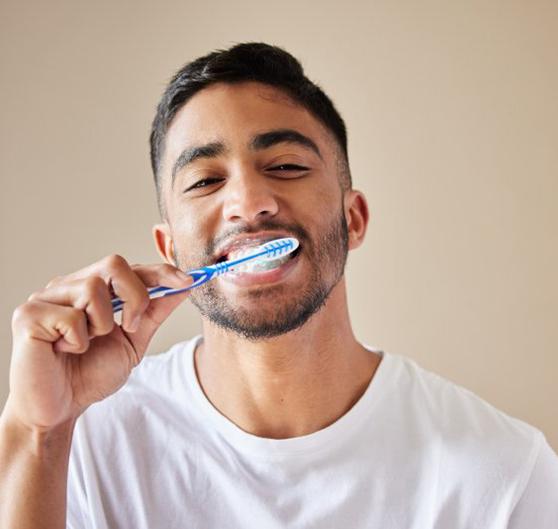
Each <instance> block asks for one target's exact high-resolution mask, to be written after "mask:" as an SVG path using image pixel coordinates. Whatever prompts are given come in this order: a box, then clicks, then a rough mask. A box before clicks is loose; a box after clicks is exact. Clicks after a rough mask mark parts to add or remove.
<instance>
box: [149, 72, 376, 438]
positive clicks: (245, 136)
mask: <svg viewBox="0 0 558 529" xmlns="http://www.w3.org/2000/svg"><path fill="white" fill-rule="evenodd" d="M280 128H290V129H295V130H297V131H299V132H301V133H303V134H304V135H306V136H307V137H310V138H311V139H312V140H313V141H314V142H315V143H316V144H317V145H318V147H319V150H320V152H321V155H322V156H321V158H320V156H318V155H317V154H315V153H314V152H313V151H311V150H310V149H306V148H304V147H302V146H299V145H296V144H292V143H281V144H277V145H273V146H271V147H269V148H266V149H263V150H261V151H253V150H251V149H250V148H249V147H248V145H249V140H250V138H251V137H252V136H253V135H255V134H257V133H261V132H265V131H268V130H272V129H280ZM211 141H222V142H223V143H224V144H225V145H226V146H227V148H228V150H227V152H226V153H224V154H220V155H218V156H215V157H212V158H202V159H198V160H196V161H195V162H193V163H192V164H191V165H189V166H187V167H185V168H183V169H182V170H180V171H179V172H178V173H177V174H176V176H175V181H174V183H172V178H171V171H172V167H173V165H174V163H175V161H176V159H177V158H178V157H179V155H180V153H181V152H182V150H183V149H184V148H185V147H186V146H190V145H198V144H205V143H209V142H211ZM338 159H339V152H338V148H337V145H336V143H335V141H334V139H333V136H332V135H331V134H330V133H329V131H328V130H327V129H326V128H325V127H324V126H323V125H321V123H320V122H319V121H318V120H317V119H315V118H314V117H313V116H312V115H311V114H310V113H309V112H308V111H306V110H305V109H304V108H302V107H300V106H299V105H296V104H294V103H293V102H291V101H290V100H289V99H288V98H287V97H286V96H284V95H283V93H282V92H280V91H278V90H276V89H275V88H272V87H269V86H266V85H262V84H260V83H255V82H246V83H241V84H236V85H227V84H216V85H212V86H210V87H209V88H206V89H204V90H203V91H201V92H199V93H197V94H196V95H195V96H194V97H193V98H192V99H190V100H189V101H188V103H187V104H186V105H185V106H184V107H182V109H181V110H180V111H179V112H178V113H177V115H176V116H175V118H174V120H173V122H172V124H171V126H170V128H169V130H168V134H167V141H166V149H165V152H164V157H163V163H162V169H161V179H162V185H161V191H162V198H163V200H164V203H165V206H166V213H167V218H166V220H165V222H162V223H160V224H157V225H155V226H154V228H153V235H154V239H155V244H156V246H157V249H158V251H159V253H160V255H161V256H162V258H163V259H165V260H166V261H167V262H168V263H177V264H179V265H180V266H181V267H182V268H186V267H190V266H192V267H193V266H198V265H200V264H205V263H203V262H200V261H202V260H203V257H204V255H203V253H202V254H199V253H198V254H193V253H192V249H203V248H208V247H211V244H212V241H213V240H215V239H217V240H225V241H226V240H228V239H227V236H228V235H229V234H233V235H234V234H236V235H238V234H239V233H243V231H249V230H254V231H258V230H259V227H260V226H261V225H262V224H263V225H265V222H266V221H271V222H272V223H275V224H277V225H282V226H289V225H293V224H294V225H298V226H301V227H303V229H304V230H306V232H307V233H308V234H309V235H310V238H311V239H312V241H315V240H317V239H318V238H319V236H320V234H323V233H324V232H325V231H327V229H328V227H329V226H331V224H332V223H333V222H335V220H336V219H337V217H338V216H339V215H344V217H345V220H346V223H347V227H348V237H349V241H348V244H349V250H353V249H355V248H357V247H358V246H360V244H361V243H362V241H363V239H364V236H365V232H366V227H367V224H368V220H369V213H368V207H367V203H366V199H365V197H364V195H363V194H362V193H361V192H359V191H357V190H352V189H351V190H346V191H343V189H342V187H341V185H340V179H339V174H338V171H339V164H338ZM286 163H289V164H297V165H301V166H304V167H307V168H310V170H309V171H305V172H298V173H297V172H295V173H294V176H293V174H290V175H289V178H287V177H286V175H287V174H288V173H287V171H277V170H271V169H270V168H271V167H276V166H277V165H279V164H286ZM210 175H211V176H215V175H217V176H218V181H216V182H215V181H214V182H206V183H205V184H207V185H205V186H204V187H202V188H198V189H194V190H192V189H190V190H189V191H187V192H185V190H186V189H188V188H190V187H191V186H192V185H193V184H195V183H196V182H199V181H200V180H201V179H203V178H207V177H208V176H210ZM262 231H263V232H266V230H265V229H264V230H262ZM231 236H232V235H231ZM311 257H312V256H311V255H310V254H309V253H308V252H304V251H303V252H302V253H301V255H300V256H299V258H298V260H297V263H296V266H295V267H294V269H293V270H292V271H291V272H290V273H289V274H288V275H287V276H286V277H284V278H281V279H280V280H279V281H274V282H271V283H269V282H262V283H261V284H256V285H250V286H248V287H246V286H238V285H235V284H231V283H230V282H227V281H224V280H222V279H221V278H219V279H217V280H215V281H214V283H213V285H214V288H215V289H216V291H217V292H218V293H219V295H220V296H222V297H223V299H225V300H226V301H227V302H228V304H229V305H231V306H234V307H238V308H239V309H242V310H243V311H244V312H245V313H247V314H250V313H251V314H254V315H257V316H254V317H255V318H256V317H257V318H258V321H261V322H265V320H266V319H267V318H272V317H273V314H274V312H275V311H276V310H277V306H278V305H280V304H284V303H289V301H290V300H292V299H294V298H296V296H297V295H300V292H301V290H302V289H303V288H304V285H305V284H306V283H307V282H308V280H309V278H310V277H311V272H312V268H313V267H315V266H316V265H317V264H318V263H316V262H313V261H312V259H311ZM321 267H322V271H323V274H324V276H325V278H326V280H327V281H329V282H332V281H333V280H334V279H335V277H334V272H335V270H334V269H333V268H334V266H333V265H332V264H331V263H330V262H325V263H321ZM192 295H193V296H194V295H195V294H192ZM202 322H203V342H202V343H201V345H199V346H198V348H197V350H196V352H195V365H196V371H197V375H198V378H199V381H200V384H201V386H202V388H203V390H204V392H205V394H206V396H207V397H208V399H209V400H210V401H211V403H212V404H213V405H214V406H215V407H216V408H217V409H218V410H219V411H220V412H221V413H222V414H223V415H225V416H226V417H228V418H229V419H230V420H231V421H233V422H234V423H235V424H237V425H238V426H239V427H240V428H242V429H243V430H245V431H246V432H249V433H252V434H254V435H259V436H264V437H268V438H275V439H281V438H288V437H295V436H300V435H305V434H309V433H312V432H315V431H317V430H319V429H321V428H324V427H326V426H327V425H329V424H331V423H332V422H334V421H335V420H337V419H338V418H339V417H341V416H342V415H343V414H344V413H346V412H347V411H348V410H349V409H350V408H351V407H352V406H353V404H354V403H355V402H356V401H357V400H358V399H359V397H360V396H361V395H362V393H363V392H364V390H365V389H366V387H367V386H368V384H369V383H370V380H371V379H372V377H373V375H374V372H375V370H376V368H377V366H378V364H379V361H380V359H379V357H378V355H376V354H374V353H371V352H369V351H368V350H366V349H365V348H364V347H363V346H362V345H361V344H360V343H358V342H357V340H356V339H355V337H354V334H353V332H352V329H351V325H350V320H349V314H348V310H347V298H346V286H345V279H344V276H342V277H341V278H340V280H339V281H338V282H337V284H335V286H334V287H333V289H332V290H331V293H330V295H329V297H328V299H327V301H326V303H325V305H324V306H323V307H322V308H321V309H320V310H319V311H318V312H317V313H316V314H314V315H313V316H312V317H311V318H310V319H309V320H308V321H307V322H306V323H305V324H304V325H303V326H302V327H300V328H298V329H296V330H293V331H291V332H288V333H286V334H283V335H280V336H277V337H274V338H270V339H262V340H248V339H246V338H245V337H243V336H242V335H239V334H237V333H234V332H231V331H229V330H226V329H223V328H221V327H220V326H218V325H216V324H215V323H213V322H212V321H210V320H209V319H208V318H207V317H204V318H202Z"/></svg>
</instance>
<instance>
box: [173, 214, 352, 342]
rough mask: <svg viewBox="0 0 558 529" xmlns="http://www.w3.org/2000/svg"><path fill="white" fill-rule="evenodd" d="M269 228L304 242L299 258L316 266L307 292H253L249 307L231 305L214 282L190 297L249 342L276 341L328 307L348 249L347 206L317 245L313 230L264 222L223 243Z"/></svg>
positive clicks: (284, 289)
mask: <svg viewBox="0 0 558 529" xmlns="http://www.w3.org/2000/svg"><path fill="white" fill-rule="evenodd" d="M265 230H277V231H282V232H286V234H287V235H285V236H293V237H296V238H297V239H298V240H299V241H300V245H301V247H302V249H301V254H300V255H299V256H298V257H296V258H297V259H301V258H306V259H308V261H309V262H310V264H311V271H310V277H309V278H308V280H307V281H306V282H305V285H304V287H303V288H302V289H299V290H298V291H296V292H289V291H288V290H287V287H286V285H275V286H270V287H266V288H263V289H259V290H253V291H249V292H247V293H246V295H247V296H249V298H250V300H251V302H252V303H251V308H249V309H248V308H245V307H242V306H241V305H240V304H236V305H235V304H232V303H231V302H230V301H229V300H228V299H227V297H226V296H224V295H223V294H222V293H221V292H220V291H219V288H218V284H216V282H213V281H211V282H208V283H206V284H205V285H202V286H201V287H199V288H196V289H195V290H193V291H192V294H191V295H190V300H191V301H192V303H193V304H194V305H195V306H196V307H197V308H198V310H199V311H200V314H201V315H202V316H204V317H206V318H207V319H209V321H211V322H212V323H214V324H215V325H217V326H219V327H221V328H222V329H224V330H227V331H232V332H234V333H236V334H237V335H239V336H241V337H243V338H245V339H247V340H250V341H258V340H265V339H270V338H274V337H277V336H280V335H282V334H285V333H288V332H291V331H294V330H295V329H298V328H300V327H302V326H303V325H304V324H305V323H306V322H307V321H308V319H309V318H310V317H311V316H312V315H314V314H315V313H317V312H318V311H319V310H320V309H321V308H322V307H323V306H324V305H325V302H326V300H327V298H328V297H329V295H330V293H331V291H332V290H333V288H334V287H335V285H337V283H338V282H339V280H340V279H341V277H342V276H343V273H344V270H345V264H346V262H347V255H348V251H349V249H348V242H349V235H348V227H347V222H346V220H345V216H344V214H343V209H342V208H341V211H340V212H339V213H338V214H337V216H336V217H335V218H334V219H333V221H332V222H331V223H330V225H329V226H328V227H327V228H326V229H325V230H324V232H323V233H322V234H320V235H319V236H318V238H317V240H316V241H312V239H311V237H310V236H309V234H308V232H307V231H306V230H305V229H304V228H302V227H301V226H299V225H294V224H289V225H287V224H284V223H278V222H276V221H273V220H266V221H263V222H261V223H259V224H258V225H257V226H255V227H253V228H251V229H250V230H247V229H246V228H245V229H242V230H235V232H234V233H230V232H229V233H227V235H226V236H224V237H220V238H219V240H223V239H225V238H228V237H231V236H232V235H237V234H239V233H246V234H248V233H256V232H259V231H265ZM216 243H217V241H216V242H214V243H213V244H212V245H211V246H210V247H209V248H208V249H207V250H206V252H205V254H206V257H207V259H206V262H207V261H208V260H210V258H211V256H212V255H214V253H213V251H214V248H215V246H216ZM179 264H180V263H179ZM179 268H181V269H182V270H184V269H185V268H183V267H181V266H179ZM291 290H292V287H291ZM281 297H282V299H281Z"/></svg>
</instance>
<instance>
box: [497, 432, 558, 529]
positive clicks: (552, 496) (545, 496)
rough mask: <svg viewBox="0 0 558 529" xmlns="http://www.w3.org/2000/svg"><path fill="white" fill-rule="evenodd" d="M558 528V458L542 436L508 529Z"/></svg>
mask: <svg viewBox="0 0 558 529" xmlns="http://www.w3.org/2000/svg"><path fill="white" fill-rule="evenodd" d="M535 527H536V528H537V529H557V528H558V456H557V455H556V454H555V453H554V451H553V450H552V448H550V446H549V445H548V443H547V441H546V439H545V438H544V437H543V436H542V435H541V442H540V443H539V452H538V455H537V458H536V459H535V464H534V465H533V469H532V471H531V474H530V476H529V478H528V480H527V484H526V486H525V489H524V491H523V494H522V495H521V496H520V498H519V500H518V502H517V504H516V506H515V509H514V510H513V512H512V515H511V517H510V521H509V524H508V529H533V528H535Z"/></svg>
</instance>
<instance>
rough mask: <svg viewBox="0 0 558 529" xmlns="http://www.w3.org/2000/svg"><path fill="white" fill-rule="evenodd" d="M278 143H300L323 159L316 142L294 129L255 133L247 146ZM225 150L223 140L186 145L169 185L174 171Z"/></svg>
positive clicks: (261, 148)
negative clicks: (191, 145)
mask: <svg viewBox="0 0 558 529" xmlns="http://www.w3.org/2000/svg"><path fill="white" fill-rule="evenodd" d="M279 143H294V144H297V145H300V146H302V147H305V148H307V149H310V150H312V151H313V152H314V153H315V154H317V155H318V156H319V157H320V159H322V160H323V157H322V154H321V153H320V149H319V148H318V146H317V145H316V143H315V142H314V141H313V140H312V139H310V138H309V137H308V136H305V135H304V134H302V133H300V132H298V131H296V130H294V129H275V130H270V131H268V132H262V133H260V134H256V135H255V136H254V137H253V138H252V139H251V140H250V143H249V147H250V149H251V150H253V151H260V150H263V149H268V148H269V147H272V146H273V145H277V144H279ZM225 152H227V149H226V148H225V144H224V143H223V142H211V143H207V144H205V145H197V146H193V147H186V149H184V150H183V151H182V152H181V153H180V155H179V156H178V158H177V159H176V162H174V165H173V167H172V181H171V187H172V186H173V185H174V180H175V177H176V173H178V171H180V170H181V169H183V168H184V167H186V166H187V165H189V164H191V163H193V162H194V161H196V160H199V159H201V158H215V157H217V156H220V155H221V154H224V153H225Z"/></svg>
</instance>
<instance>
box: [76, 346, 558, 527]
mask: <svg viewBox="0 0 558 529" xmlns="http://www.w3.org/2000/svg"><path fill="white" fill-rule="evenodd" d="M199 338H200V337H197V338H195V339H194V340H191V341H189V342H182V343H178V344H176V345H175V346H173V347H172V348H171V349H170V350H169V351H167V352H166V353H164V354H161V355H158V356H150V357H146V358H145V359H144V360H143V361H142V362H141V364H140V365H139V366H138V367H136V368H135V369H134V371H133V372H132V375H131V376H130V378H129V380H128V382H127V383H126V384H125V385H124V387H123V388H122V389H121V390H119V391H118V392H116V393H115V394H114V395H112V396H111V397H109V398H108V399H105V400H104V401H102V402H100V403H97V404H95V405H93V406H91V407H90V408H89V409H88V410H87V411H86V412H85V413H84V414H83V415H82V416H81V417H80V418H79V419H78V422H77V424H76V430H75V433H74V437H73V442H72V452H71V457H70V467H69V482H68V518H67V520H68V525H67V526H68V527H69V528H71V529H120V528H122V529H132V528H133V529H146V528H150V529H173V528H176V529H186V528H188V529H194V528H199V529H212V528H219V529H225V528H226V529H236V528H238V529H249V528H254V529H278V528H282V529H283V528H293V529H299V528H300V529H302V528H305V529H310V528H334V529H344V528H351V529H359V528H381V529H396V528H397V529H410V528H412V529H431V528H435V529H465V528H467V529H473V528H475V529H503V528H508V529H556V528H558V457H557V456H556V454H555V453H554V452H553V451H552V450H551V449H550V447H549V446H548V444H547V442H546V441H545V439H544V436H543V435H542V433H540V432H539V431H538V430H536V429H535V428H533V427H531V426H529V425H528V424H525V423H523V422H521V421H519V420H517V419H514V418H511V417H509V416H507V415H505V414H503V413H502V412H500V411H498V410H496V409H495V408H493V407H492V406H490V405H489V404H487V403H486V402H484V401H483V400H481V399H479V398H478V397H476V396H475V395H473V394H472V393H470V392H469V391H467V390H465V389H463V388H460V387H459V386H456V385H455V384H453V383H451V382H449V381H447V380H444V379H443V378H441V377H439V376H437V375H435V374H433V373H430V372H427V371H425V370H423V369H422V368H420V367H418V366H417V365H416V364H415V363H414V362H413V361H411V360H409V359H407V358H404V357H401V356H397V355H394V354H390V353H386V352H382V351H377V352H378V353H379V354H381V355H382V361H381V363H380V365H379V367H378V369H377V371H376V374H375V376H374V377H373V379H372V382H371V383H370V385H369V386H368V388H367V389H366V391H365V393H364V394H363V395H362V397H361V398H360V399H359V401H358V402H357V403H356V404H355V405H354V406H353V407H352V408H351V409H350V410H349V411H348V412H347V413H346V414H345V415H343V416H342V417H341V418H340V419H338V420H337V421H336V422H335V423H333V424H331V425H330V426H328V427H326V428H324V429H322V430H319V431H317V432H315V433H312V434H310V435H305V436H302V437H295V438H291V439H266V438H262V437H257V436H254V435H251V434H249V433H246V432H245V431H243V430H241V429H240V428H238V427H237V426H236V425H235V424H234V423H232V422H231V421H230V420H228V419H227V418H226V417H225V416H223V415H221V413H219V411H217V409H216V408H214V407H213V406H212V404H211V403H210V402H209V401H208V400H207V398H206V396H205V394H204V393H203V391H202V389H201V387H200V385H199V383H198V380H197V377H196V374H195V370H194V355H193V352H194V349H195V345H196V343H197V341H198V340H199ZM369 349H370V348H369ZM371 350H373V349H371Z"/></svg>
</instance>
